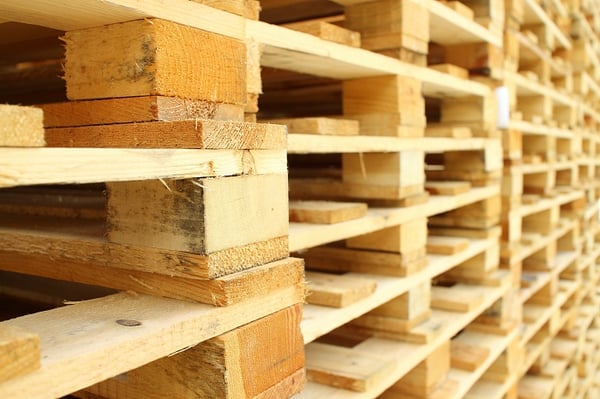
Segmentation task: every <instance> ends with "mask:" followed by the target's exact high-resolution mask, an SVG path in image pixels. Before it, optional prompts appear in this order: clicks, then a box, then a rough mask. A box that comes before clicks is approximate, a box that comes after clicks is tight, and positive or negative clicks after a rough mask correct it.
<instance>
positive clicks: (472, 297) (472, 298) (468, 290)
mask: <svg viewBox="0 0 600 399" xmlns="http://www.w3.org/2000/svg"><path fill="white" fill-rule="evenodd" d="M483 299H484V298H483V297H482V295H481V291H480V290H479V289H478V288H477V287H475V288H472V287H471V286H469V285H463V284H456V285H454V286H453V287H432V288H431V307H432V308H435V309H443V310H448V311H451V312H470V311H471V310H473V309H475V308H476V307H477V306H479V305H480V304H481V303H482V302H483Z"/></svg>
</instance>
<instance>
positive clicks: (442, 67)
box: [429, 64, 469, 79]
mask: <svg viewBox="0 0 600 399" xmlns="http://www.w3.org/2000/svg"><path fill="white" fill-rule="evenodd" d="M429 68H431V69H434V70H436V71H440V72H443V73H447V74H448V75H452V76H456V77H457V78H461V79H469V71H468V70H466V69H465V68H461V67H459V66H456V65H452V64H437V65H430V66H429Z"/></svg>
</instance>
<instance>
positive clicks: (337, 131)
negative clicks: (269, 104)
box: [261, 117, 359, 136]
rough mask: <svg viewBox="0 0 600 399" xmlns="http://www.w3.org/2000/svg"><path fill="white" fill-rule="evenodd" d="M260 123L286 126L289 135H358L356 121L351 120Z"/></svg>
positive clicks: (301, 119)
mask: <svg viewBox="0 0 600 399" xmlns="http://www.w3.org/2000/svg"><path fill="white" fill-rule="evenodd" d="M261 122H264V123H276V124H282V125H286V126H287V128H288V133H290V134H324V135H333V136H355V135H358V133H359V126H358V121H355V120H352V119H338V118H325V117H314V118H292V119H290V118H285V119H267V120H261Z"/></svg>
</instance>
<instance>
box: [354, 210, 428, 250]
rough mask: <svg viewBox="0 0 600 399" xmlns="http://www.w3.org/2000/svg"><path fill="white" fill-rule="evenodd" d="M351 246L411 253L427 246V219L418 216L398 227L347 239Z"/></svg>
mask: <svg viewBox="0 0 600 399" xmlns="http://www.w3.org/2000/svg"><path fill="white" fill-rule="evenodd" d="M346 245H347V246H348V247H350V248H357V249H367V250H379V251H387V252H394V253H399V254H411V253H414V252H416V251H419V250H421V249H422V248H424V247H426V246H427V219H426V218H418V219H414V220H411V221H409V222H407V223H403V224H401V225H399V226H396V227H389V228H386V229H382V230H379V231H376V232H374V233H369V234H365V235H362V236H357V237H354V238H350V239H348V240H346Z"/></svg>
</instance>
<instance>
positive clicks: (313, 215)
mask: <svg viewBox="0 0 600 399" xmlns="http://www.w3.org/2000/svg"><path fill="white" fill-rule="evenodd" d="M366 214H367V204H364V203H360V202H333V201H290V222H300V223H321V224H333V223H340V222H346V221H348V220H354V219H359V218H361V217H363V216H365V215H366Z"/></svg>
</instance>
